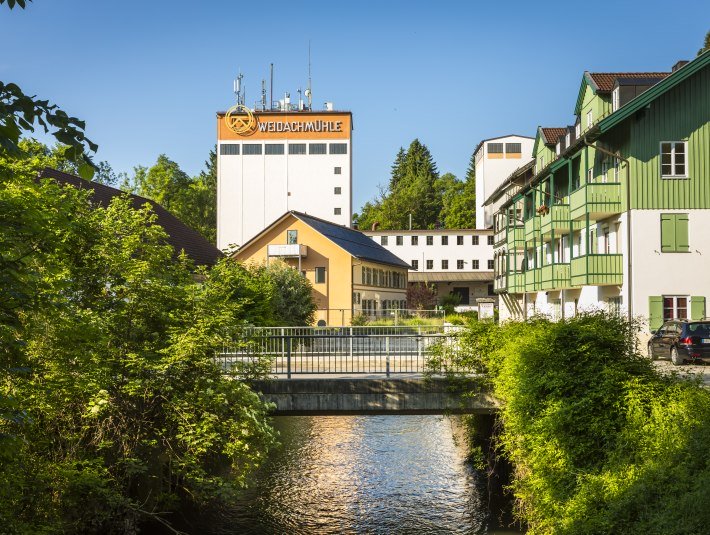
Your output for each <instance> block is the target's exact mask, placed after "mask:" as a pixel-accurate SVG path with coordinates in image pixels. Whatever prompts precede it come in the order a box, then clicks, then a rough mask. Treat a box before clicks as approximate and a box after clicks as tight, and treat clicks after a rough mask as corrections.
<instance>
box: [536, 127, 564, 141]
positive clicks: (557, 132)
mask: <svg viewBox="0 0 710 535" xmlns="http://www.w3.org/2000/svg"><path fill="white" fill-rule="evenodd" d="M540 130H541V131H542V137H543V140H544V141H545V145H554V144H555V143H557V140H558V139H559V137H560V136H564V135H565V134H566V133H567V128H564V127H563V128H542V127H541V128H540Z"/></svg>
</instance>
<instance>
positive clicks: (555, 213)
mask: <svg viewBox="0 0 710 535" xmlns="http://www.w3.org/2000/svg"><path fill="white" fill-rule="evenodd" d="M580 228H582V221H571V220H570V208H569V204H553V205H552V206H551V207H550V211H549V212H548V213H546V214H545V215H543V216H541V217H540V233H541V234H542V238H543V240H545V241H550V240H551V239H552V235H553V234H554V235H555V236H562V235H563V234H569V233H570V231H574V230H579V229H580Z"/></svg>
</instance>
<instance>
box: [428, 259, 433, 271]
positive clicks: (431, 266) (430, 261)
mask: <svg viewBox="0 0 710 535" xmlns="http://www.w3.org/2000/svg"><path fill="white" fill-rule="evenodd" d="M426 268H427V269H434V261H433V260H427V261H426Z"/></svg>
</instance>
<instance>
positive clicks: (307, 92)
mask: <svg viewBox="0 0 710 535" xmlns="http://www.w3.org/2000/svg"><path fill="white" fill-rule="evenodd" d="M304 94H305V95H306V96H307V97H310V96H311V90H310V89H306V91H305V93H304Z"/></svg>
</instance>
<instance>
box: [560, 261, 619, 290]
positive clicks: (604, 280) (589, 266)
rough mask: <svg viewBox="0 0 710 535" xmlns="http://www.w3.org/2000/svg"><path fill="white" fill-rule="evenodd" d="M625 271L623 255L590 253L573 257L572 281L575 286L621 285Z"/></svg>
mask: <svg viewBox="0 0 710 535" xmlns="http://www.w3.org/2000/svg"><path fill="white" fill-rule="evenodd" d="M623 273H624V272H623V255H620V254H589V255H584V256H579V257H577V258H573V259H572V262H571V270H570V274H571V277H570V282H571V284H572V286H575V287H579V286H604V285H614V286H619V285H621V284H622V279H623Z"/></svg>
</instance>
